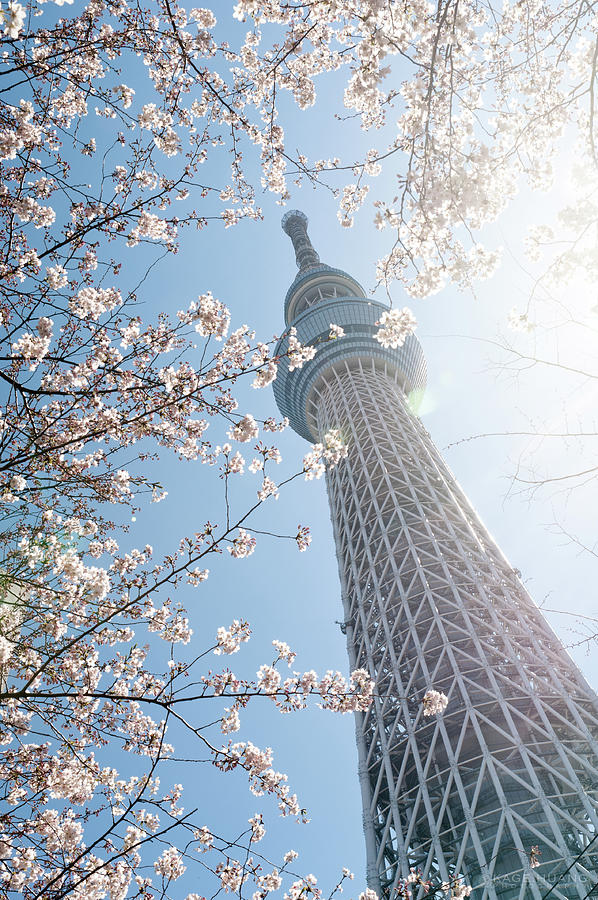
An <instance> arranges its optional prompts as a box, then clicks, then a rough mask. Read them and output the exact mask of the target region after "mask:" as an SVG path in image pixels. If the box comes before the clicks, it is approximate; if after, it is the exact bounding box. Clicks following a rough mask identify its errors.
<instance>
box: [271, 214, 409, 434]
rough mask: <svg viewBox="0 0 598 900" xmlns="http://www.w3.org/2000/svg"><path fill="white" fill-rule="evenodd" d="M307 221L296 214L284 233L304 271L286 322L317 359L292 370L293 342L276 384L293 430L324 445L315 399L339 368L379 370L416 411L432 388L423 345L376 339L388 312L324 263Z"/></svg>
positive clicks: (291, 293)
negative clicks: (334, 332) (339, 333)
mask: <svg viewBox="0 0 598 900" xmlns="http://www.w3.org/2000/svg"><path fill="white" fill-rule="evenodd" d="M307 224H308V221H307V216H306V215H305V214H304V213H302V212H300V211H299V210H296V209H294V210H290V211H289V212H287V213H286V215H285V216H284V217H283V219H282V228H283V230H284V231H285V232H286V233H287V234H288V235H289V237H290V238H291V240H292V242H293V247H294V249H295V256H296V259H297V266H298V269H299V271H298V272H297V276H296V277H295V280H294V281H293V283H292V284H291V286H290V288H289V290H288V291H287V295H286V297H285V323H286V326H287V329H288V328H291V327H294V328H296V330H297V338H298V340H299V341H300V342H301V343H302V344H308V345H312V346H313V345H315V346H317V347H318V350H317V352H316V355H315V356H314V358H313V359H312V360H309V361H308V362H306V363H304V364H303V366H302V367H301V369H298V370H295V371H293V372H290V371H289V364H288V360H287V359H286V357H285V356H284V354H285V353H286V351H287V348H288V337H287V335H286V334H285V335H283V337H282V338H281V339H280V341H279V342H278V344H277V347H276V355H277V356H278V355H281V356H282V358H281V360H280V363H279V367H278V375H277V378H276V381H275V382H274V396H275V398H276V402H277V404H278V407H279V409H280V411H281V413H282V414H283V415H285V416H288V418H289V421H290V423H291V426H292V427H293V429H294V430H295V431H296V432H297V433H298V434H300V435H301V436H302V437H304V438H305V439H306V440H308V441H310V442H314V441H317V440H319V437H320V436H319V435H318V430H317V424H316V410H315V407H314V404H313V403H312V402H311V398H312V395H313V393H314V391H315V389H316V388H317V385H318V384H319V383H320V381H321V380H322V379H323V378H325V377H326V373H327V372H330V370H331V369H334V367H335V366H338V365H339V364H341V363H342V364H343V365H344V366H346V365H349V366H351V365H352V363H353V362H354V363H355V364H356V365H357V364H359V362H361V364H363V363H364V362H368V363H369V364H370V365H372V366H373V367H374V368H375V369H376V370H377V371H380V372H381V373H383V374H385V375H386V376H389V377H391V378H392V379H393V380H394V381H395V382H397V383H398V384H399V386H400V388H401V390H402V391H403V393H404V394H406V395H407V397H408V399H409V403H410V406H411V408H413V409H416V408H417V406H418V403H419V401H420V400H421V397H422V395H423V392H424V389H425V386H426V362H425V358H424V354H423V350H422V349H421V345H420V343H419V341H418V340H417V338H416V337H414V336H413V335H410V336H409V337H408V338H407V340H406V341H405V343H404V344H403V346H402V347H399V348H398V349H396V350H393V349H390V348H385V347H383V346H382V345H381V344H380V343H379V342H378V341H377V340H376V338H375V337H374V335H375V333H376V331H377V330H378V326H377V325H376V322H377V321H378V320H379V319H380V316H381V315H382V314H383V313H384V312H385V311H386V310H387V309H388V306H386V304H384V303H380V301H378V300H368V298H367V296H366V293H365V291H364V289H363V288H362V286H361V285H360V284H359V282H358V281H356V280H355V279H354V278H353V277H352V276H351V275H349V274H348V273H347V272H344V271H343V270H342V269H336V268H332V267H331V266H328V265H326V264H324V263H322V262H321V261H320V257H319V255H318V253H317V252H316V250H315V249H314V247H313V245H312V243H311V241H310V239H309V236H308V234H307ZM331 324H334V325H340V326H341V328H343V330H344V332H345V335H344V337H342V338H336V339H334V340H329V338H328V336H329V334H330V325H331Z"/></svg>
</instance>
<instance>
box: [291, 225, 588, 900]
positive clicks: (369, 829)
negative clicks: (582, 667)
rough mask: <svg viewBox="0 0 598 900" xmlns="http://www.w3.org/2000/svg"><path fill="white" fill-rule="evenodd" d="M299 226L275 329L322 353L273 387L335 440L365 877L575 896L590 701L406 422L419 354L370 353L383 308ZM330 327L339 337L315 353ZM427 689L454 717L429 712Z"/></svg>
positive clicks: (302, 429) (583, 865) (312, 434)
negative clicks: (369, 679)
mask: <svg viewBox="0 0 598 900" xmlns="http://www.w3.org/2000/svg"><path fill="white" fill-rule="evenodd" d="M306 225H307V220H306V219H305V216H303V214H302V213H299V212H297V211H293V212H291V213H287V216H286V217H285V219H283V227H284V228H285V230H286V231H287V232H288V233H289V234H290V236H291V238H292V239H293V243H294V245H295V249H296V251H297V261H298V264H299V266H300V270H299V274H298V276H297V278H296V279H295V282H294V283H293V285H292V286H291V289H290V291H289V293H288V294H287V301H286V314H287V324H293V325H294V326H295V327H296V328H297V333H298V336H299V338H300V339H301V340H303V341H307V342H309V341H312V342H315V343H318V346H319V349H318V352H317V353H316V356H315V358H314V359H313V360H312V361H311V362H310V363H308V364H306V366H304V367H303V368H302V369H301V370H300V371H299V372H293V373H290V372H289V371H288V369H287V368H286V367H285V365H284V363H281V371H280V375H279V378H278V379H277V381H276V382H275V388H276V396H277V400H278V403H279V406H280V408H281V410H282V411H283V412H284V413H285V414H286V415H288V416H289V417H290V418H291V421H292V424H293V426H294V428H295V429H296V430H297V431H298V432H299V433H300V434H303V435H304V436H305V437H308V438H309V439H312V440H317V439H319V438H320V437H321V436H322V435H324V434H325V433H326V431H328V430H329V429H331V428H338V429H340V431H341V434H342V436H343V438H344V440H345V442H346V444H347V446H348V458H347V459H346V460H344V461H343V462H342V463H341V464H340V465H339V466H338V467H336V468H334V469H332V470H331V471H329V472H328V474H327V485H328V493H329V499H330V507H331V517H332V523H333V529H334V537H335V541H336V547H337V557H338V563H339V572H340V578H341V584H342V595H343V604H344V619H345V621H344V629H345V630H346V634H347V645H348V651H349V656H350V661H351V665H352V667H362V668H365V669H367V670H368V671H369V672H370V673H371V675H372V676H373V678H374V679H375V681H376V697H375V700H374V703H373V705H372V707H371V708H370V710H369V712H368V713H367V714H358V715H357V718H356V732H357V746H358V754H359V777H360V784H361V792H362V800H363V811H364V813H363V823H364V831H365V837H366V850H367V867H368V868H367V871H368V883H369V885H370V886H371V887H372V888H374V889H375V890H376V891H378V892H381V893H382V894H383V895H385V896H387V897H393V896H394V895H395V892H396V888H397V886H398V885H399V883H400V879H401V878H404V877H405V876H406V875H407V874H408V873H409V870H410V868H411V867H418V868H419V869H421V871H422V872H423V873H424V875H425V876H426V877H429V878H430V879H431V880H432V881H433V883H435V884H436V885H437V884H438V883H440V882H441V881H448V880H449V879H451V878H454V877H455V876H456V875H457V874H459V875H463V876H464V878H465V880H466V881H467V883H469V884H471V885H472V886H473V888H474V891H473V894H472V896H473V897H474V898H475V900H515V898H518V900H524V898H534V900H543V898H547V897H549V898H551V900H557V898H560V900H575V898H585V897H589V896H591V895H593V894H594V893H598V889H597V890H596V892H594V891H593V888H594V886H595V885H596V883H597V882H598V702H597V698H596V695H595V694H594V692H593V691H592V690H591V688H590V687H589V686H588V685H587V683H586V682H585V680H584V679H583V677H582V675H581V673H580V672H579V670H578V669H577V668H576V666H575V665H574V664H573V662H572V660H571V659H570V658H569V656H568V655H567V653H566V651H565V650H564V649H563V647H562V645H561V644H560V642H559V641H558V639H557V638H556V637H555V635H554V633H553V632H552V630H551V629H550V627H549V626H548V624H547V623H546V622H545V620H544V618H543V617H542V615H541V614H540V612H539V610H538V608H537V607H536V606H535V604H534V603H533V601H532V600H531V598H530V597H529V595H528V594H527V592H526V591H525V589H524V588H523V586H522V584H521V582H520V581H519V578H518V576H517V573H516V572H515V571H514V570H513V569H512V568H511V567H510V566H509V564H508V562H507V561H506V559H505V558H504V557H503V555H502V554H501V553H500V551H499V549H498V547H497V546H496V544H495V543H494V541H493V539H492V538H491V536H490V535H489V533H488V532H487V530H486V529H485V528H484V526H483V525H482V523H481V522H480V520H479V518H478V517H477V515H476V513H475V511H474V509H473V508H472V506H471V504H470V503H469V501H468V500H467V498H466V496H465V495H464V493H463V491H462V490H461V489H460V487H459V485H458V484H457V482H456V480H455V479H454V477H453V476H452V474H451V472H450V471H449V469H448V468H447V466H446V464H445V463H444V461H443V459H442V457H441V456H440V454H439V453H438V451H437V449H436V447H435V446H434V444H433V442H432V440H431V438H430V436H429V434H428V433H427V431H426V429H425V428H424V427H423V425H422V423H421V422H420V421H419V419H418V418H417V416H416V415H415V413H414V412H413V410H412V407H413V404H414V401H416V400H417V398H418V396H419V395H420V393H421V390H422V389H423V384H424V379H425V366H424V361H423V355H422V353H421V349H420V347H419V344H418V342H417V341H416V340H415V338H410V339H409V340H408V341H407V342H406V344H405V346H404V347H402V348H400V349H399V350H386V351H385V350H384V349H383V348H381V346H380V344H378V342H377V341H376V340H375V338H374V336H373V335H374V332H375V330H376V328H375V322H376V319H377V318H378V317H379V315H380V304H377V303H374V302H368V301H367V298H366V297H365V294H364V292H363V290H362V289H361V288H360V286H359V285H358V284H357V283H356V282H355V281H354V280H353V279H352V278H350V276H348V275H346V273H343V272H341V271H340V270H338V269H331V268H329V267H328V266H323V265H322V264H321V263H320V261H319V258H318V256H317V254H316V253H315V251H314V250H313V248H312V247H311V244H310V242H309V238H308V237H307V231H306ZM324 322H325V323H326V324H324ZM331 322H333V323H335V324H340V325H342V326H343V328H344V330H345V335H346V336H345V337H343V338H341V339H340V340H338V341H333V342H330V341H326V340H325V337H326V332H327V331H328V330H329V324H330V323H331ZM284 347H285V339H284V338H283V340H282V342H281V345H280V350H281V351H282V350H284ZM430 687H434V688H436V689H437V690H441V691H444V693H446V694H447V696H448V697H449V704H448V707H447V710H446V712H445V713H444V715H442V716H434V717H432V718H425V717H424V716H423V708H422V702H421V701H422V697H423V695H424V694H425V692H426V690H428V689H429V688H430ZM532 846H537V847H538V848H539V850H540V851H541V857H540V865H539V866H537V867H534V868H532V867H531V865H530V849H531V847H532ZM417 896H423V889H421V890H420V893H419V894H418V895H417Z"/></svg>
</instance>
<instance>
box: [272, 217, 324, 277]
mask: <svg viewBox="0 0 598 900" xmlns="http://www.w3.org/2000/svg"><path fill="white" fill-rule="evenodd" d="M280 224H281V225H282V230H283V231H285V232H286V233H287V234H288V236H289V237H290V239H291V240H292V242H293V247H294V248H295V258H296V260H297V268H298V269H299V271H300V272H304V271H306V270H307V269H312V268H313V267H314V266H319V265H320V257H319V254H318V253H317V252H316V250H314V248H313V245H312V242H311V241H310V239H309V235H308V233H307V216H306V215H305V213H304V212H301V210H300V209H290V210H289V211H288V212H287V213H285V215H284V216H283V217H282V222H281V223H280Z"/></svg>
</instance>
